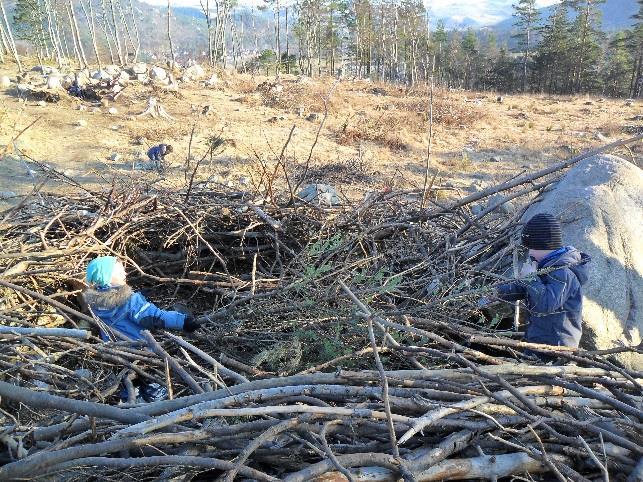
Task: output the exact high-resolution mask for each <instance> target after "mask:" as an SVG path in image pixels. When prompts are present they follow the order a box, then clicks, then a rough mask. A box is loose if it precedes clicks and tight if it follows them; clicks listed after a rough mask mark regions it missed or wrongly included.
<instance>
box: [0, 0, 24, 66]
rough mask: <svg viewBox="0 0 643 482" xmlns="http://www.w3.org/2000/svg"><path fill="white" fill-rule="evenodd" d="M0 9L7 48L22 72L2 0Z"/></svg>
mask: <svg viewBox="0 0 643 482" xmlns="http://www.w3.org/2000/svg"><path fill="white" fill-rule="evenodd" d="M0 11H1V12H2V19H3V20H4V24H5V25H4V31H5V32H6V35H7V40H8V43H9V48H10V49H11V51H12V53H13V58H14V59H15V61H16V64H18V70H19V71H20V72H23V69H22V64H21V63H20V57H19V56H18V49H16V42H15V40H14V39H13V34H12V33H11V26H10V25H9V20H8V19H7V12H6V11H5V9H4V3H3V0H0Z"/></svg>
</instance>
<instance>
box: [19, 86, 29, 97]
mask: <svg viewBox="0 0 643 482" xmlns="http://www.w3.org/2000/svg"><path fill="white" fill-rule="evenodd" d="M16 91H17V92H18V95H20V96H24V95H29V94H30V93H31V86H30V85H29V84H18V85H16Z"/></svg>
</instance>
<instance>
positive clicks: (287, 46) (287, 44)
mask: <svg viewBox="0 0 643 482" xmlns="http://www.w3.org/2000/svg"><path fill="white" fill-rule="evenodd" d="M285 20H286V73H288V74H289V73H290V42H289V40H288V6H286V19H285Z"/></svg>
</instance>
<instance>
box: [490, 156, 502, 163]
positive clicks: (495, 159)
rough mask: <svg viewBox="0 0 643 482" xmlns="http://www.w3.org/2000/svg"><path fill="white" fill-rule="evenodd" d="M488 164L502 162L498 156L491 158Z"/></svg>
mask: <svg viewBox="0 0 643 482" xmlns="http://www.w3.org/2000/svg"><path fill="white" fill-rule="evenodd" d="M489 162H502V157H500V156H491V157H490V158H489Z"/></svg>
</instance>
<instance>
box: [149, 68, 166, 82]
mask: <svg viewBox="0 0 643 482" xmlns="http://www.w3.org/2000/svg"><path fill="white" fill-rule="evenodd" d="M150 78H151V79H152V80H165V79H167V72H166V71H165V69H162V68H161V67H152V68H151V69H150Z"/></svg>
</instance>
